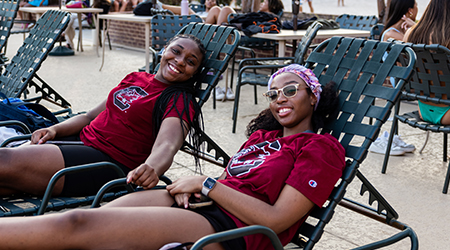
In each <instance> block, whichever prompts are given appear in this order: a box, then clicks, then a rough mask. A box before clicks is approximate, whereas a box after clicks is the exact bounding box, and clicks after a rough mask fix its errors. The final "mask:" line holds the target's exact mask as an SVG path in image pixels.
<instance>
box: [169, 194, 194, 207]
mask: <svg viewBox="0 0 450 250" xmlns="http://www.w3.org/2000/svg"><path fill="white" fill-rule="evenodd" d="M189 197H191V194H190V193H182V194H176V195H175V196H174V197H173V198H174V199H175V202H176V203H177V204H178V206H180V207H184V208H188V207H189Z"/></svg>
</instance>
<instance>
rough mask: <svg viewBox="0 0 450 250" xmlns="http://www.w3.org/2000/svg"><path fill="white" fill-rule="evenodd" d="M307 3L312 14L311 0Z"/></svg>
mask: <svg viewBox="0 0 450 250" xmlns="http://www.w3.org/2000/svg"><path fill="white" fill-rule="evenodd" d="M307 1H308V5H309V10H310V11H311V13H314V8H313V6H312V0H307Z"/></svg>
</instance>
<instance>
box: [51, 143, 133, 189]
mask: <svg viewBox="0 0 450 250" xmlns="http://www.w3.org/2000/svg"><path fill="white" fill-rule="evenodd" d="M76 139H78V141H79V138H77V137H70V138H69V137H65V138H59V139H58V140H59V141H74V140H76ZM57 146H58V147H59V149H60V150H61V153H62V155H63V158H64V165H65V167H66V168H67V167H72V166H77V165H82V164H89V163H96V162H101V161H107V162H112V163H115V164H116V165H118V166H119V167H120V168H121V169H122V170H123V171H124V173H125V174H127V173H128V172H129V171H130V170H131V169H130V168H128V167H126V166H124V165H123V164H121V163H119V162H117V161H116V160H114V159H112V158H111V157H110V156H109V155H107V154H105V153H103V152H102V151H100V150H97V149H95V148H92V147H88V146H84V145H61V144H57ZM119 177H120V176H119V175H118V174H117V173H116V171H114V170H112V169H110V168H101V169H95V170H88V171H82V172H78V173H71V174H67V175H65V181H64V187H63V190H62V192H61V196H88V195H95V194H96V193H97V191H98V190H99V189H100V188H101V187H102V186H103V185H104V184H105V183H107V182H108V181H111V180H114V179H117V178H119Z"/></svg>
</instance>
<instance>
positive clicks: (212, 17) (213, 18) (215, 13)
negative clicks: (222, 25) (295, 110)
mask: <svg viewBox="0 0 450 250" xmlns="http://www.w3.org/2000/svg"><path fill="white" fill-rule="evenodd" d="M220 11H221V8H220V7H218V6H214V7H212V8H211V9H210V10H209V12H208V15H207V16H206V19H205V23H207V24H217V18H218V17H219V14H220Z"/></svg>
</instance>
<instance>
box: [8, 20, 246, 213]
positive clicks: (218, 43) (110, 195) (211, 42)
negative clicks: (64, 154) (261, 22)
mask: <svg viewBox="0 0 450 250" xmlns="http://www.w3.org/2000/svg"><path fill="white" fill-rule="evenodd" d="M178 33H180V34H192V35H195V36H196V37H198V38H200V40H201V41H202V43H203V45H204V46H205V48H206V50H207V52H206V57H205V58H207V60H206V62H205V66H204V67H203V69H202V71H201V73H200V74H201V76H200V77H199V80H198V81H197V82H196V85H195V89H196V99H197V101H198V103H199V105H200V106H202V105H203V104H204V103H205V102H206V101H207V100H208V98H209V96H210V94H211V92H212V90H213V89H214V88H215V86H216V85H217V83H218V81H219V77H220V75H221V74H222V73H223V72H225V70H226V69H227V67H228V63H229V62H230V60H231V58H232V57H233V56H234V54H235V53H236V50H237V47H238V43H239V39H240V33H239V32H238V31H237V30H236V29H235V28H232V27H225V26H218V25H209V24H203V23H190V24H189V25H187V26H185V27H184V28H182V29H181V30H180V31H179V32H178ZM158 67H159V66H157V67H156V68H155V70H157V69H158ZM210 72H213V74H211V73H210ZM28 138H30V135H28ZM15 139H17V140H19V139H23V137H19V138H15ZM11 141H14V139H11V140H8V141H5V142H4V143H3V144H2V146H4V145H5V144H7V143H10V142H11ZM201 141H203V143H204V145H205V149H206V151H205V152H196V151H194V150H193V147H192V146H190V144H189V143H188V142H185V144H184V145H183V148H182V150H183V151H185V152H187V153H190V154H199V156H200V158H203V159H205V160H207V161H211V162H215V163H217V164H219V165H221V166H225V164H226V163H227V162H228V160H229V156H228V155H227V154H226V153H225V152H224V151H223V150H222V149H220V147H218V146H217V144H216V143H214V141H213V140H212V139H210V138H209V137H208V136H207V135H206V134H203V135H202V136H201ZM212 150H214V151H215V152H214V154H210V152H211V151H212ZM211 153H212V152H211ZM96 168H113V169H115V170H116V171H117V172H118V174H119V176H123V177H125V174H124V173H123V172H122V171H121V170H120V168H118V167H117V166H116V165H115V164H112V163H95V164H87V165H81V166H75V167H71V168H65V169H63V170H61V171H59V172H57V173H56V174H55V175H54V176H53V177H52V179H51V180H50V182H49V184H48V186H47V190H46V192H45V194H44V196H43V197H36V196H30V195H25V194H24V195H19V196H12V197H6V198H3V199H2V200H0V217H2V216H23V215H39V214H43V213H45V212H46V211H58V210H61V209H66V208H74V207H79V206H85V205H89V204H91V203H92V204H93V205H92V206H98V203H99V202H100V201H110V200H112V199H115V198H117V197H120V196H122V195H124V194H126V193H128V192H131V191H133V188H132V187H131V186H129V185H127V186H126V188H123V189H120V190H118V191H114V192H112V191H108V192H107V190H108V188H107V187H105V188H104V189H102V190H101V191H99V192H100V193H101V194H102V195H101V196H98V198H96V197H95V196H88V197H57V198H51V193H52V190H53V187H54V185H55V183H56V181H57V180H58V179H59V178H61V177H62V176H64V175H66V174H70V173H74V172H82V171H86V174H89V172H88V171H89V170H91V169H96ZM160 179H162V180H165V181H166V183H170V180H169V179H167V178H165V177H164V176H162V177H161V178H160ZM117 183H119V184H117ZM125 184H126V180H125V178H123V179H119V180H118V181H113V185H114V186H121V185H122V186H123V185H125ZM80 185H82V184H81V183H80ZM93 201H95V202H93Z"/></svg>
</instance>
